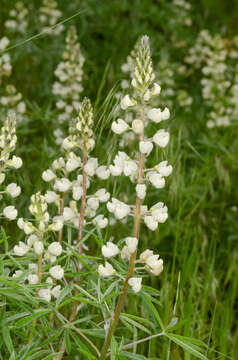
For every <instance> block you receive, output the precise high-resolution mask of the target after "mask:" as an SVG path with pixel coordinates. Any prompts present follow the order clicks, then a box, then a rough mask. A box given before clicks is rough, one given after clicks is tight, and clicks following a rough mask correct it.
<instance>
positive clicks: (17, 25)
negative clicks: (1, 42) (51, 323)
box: [5, 1, 29, 34]
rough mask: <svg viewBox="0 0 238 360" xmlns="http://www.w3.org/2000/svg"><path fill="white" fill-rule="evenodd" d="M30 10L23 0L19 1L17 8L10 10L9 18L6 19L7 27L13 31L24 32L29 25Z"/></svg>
mask: <svg viewBox="0 0 238 360" xmlns="http://www.w3.org/2000/svg"><path fill="white" fill-rule="evenodd" d="M28 19H29V10H28V9H27V8H26V7H25V5H24V3H23V2H22V1H17V2H16V4H15V8H14V9H12V10H11V11H10V12H9V19H8V20H7V21H5V27H6V28H7V29H9V30H11V31H14V32H19V33H22V34H24V33H25V32H26V29H27V27H28Z"/></svg>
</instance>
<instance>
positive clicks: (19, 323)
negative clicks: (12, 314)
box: [16, 309, 51, 328]
mask: <svg viewBox="0 0 238 360" xmlns="http://www.w3.org/2000/svg"><path fill="white" fill-rule="evenodd" d="M50 312H51V310H50V309H37V310H35V311H34V314H31V315H29V316H26V317H24V318H23V319H20V320H18V321H17V322H16V326H17V327H18V328H20V327H23V326H26V325H28V324H30V323H31V322H32V321H33V320H34V319H38V318H40V317H42V316H44V315H47V314H49V313H50Z"/></svg>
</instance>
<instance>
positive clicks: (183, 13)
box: [170, 0, 192, 27]
mask: <svg viewBox="0 0 238 360" xmlns="http://www.w3.org/2000/svg"><path fill="white" fill-rule="evenodd" d="M172 3H173V9H174V11H176V15H177V16H176V21H179V23H181V24H182V25H185V26H188V27H190V26H191V25H192V19H191V17H190V10H191V4H190V3H189V2H188V1H185V0H173V2H172ZM171 18H172V17H171ZM170 21H172V19H170Z"/></svg>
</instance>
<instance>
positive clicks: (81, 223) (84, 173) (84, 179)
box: [78, 150, 87, 254]
mask: <svg viewBox="0 0 238 360" xmlns="http://www.w3.org/2000/svg"><path fill="white" fill-rule="evenodd" d="M86 162H87V152H86V151H85V150H84V152H83V166H82V169H83V196H82V201H81V209H80V217H79V232H78V242H79V248H78V252H79V254H81V253H82V245H81V244H80V241H81V240H82V237H83V226H84V214H85V206H86V196H87V174H86V172H85V171H84V167H85V164H86Z"/></svg>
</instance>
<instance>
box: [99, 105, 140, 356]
mask: <svg viewBox="0 0 238 360" xmlns="http://www.w3.org/2000/svg"><path fill="white" fill-rule="evenodd" d="M141 119H142V121H143V124H144V122H145V110H144V104H142V107H141ZM140 140H144V126H143V132H142V134H141V136H140ZM143 164H144V156H143V154H142V153H141V152H140V158H139V167H138V177H137V184H141V183H142V182H143ZM140 219H141V199H140V198H139V197H138V196H136V208H135V215H134V233H133V235H134V237H136V238H137V239H138V240H139V235H140ZM135 261H136V251H135V252H134V253H133V254H132V255H131V257H130V261H129V267H128V272H127V276H126V279H125V282H124V286H123V289H122V293H121V295H120V297H119V300H118V303H117V306H116V310H115V313H114V316H113V319H112V321H111V324H110V328H109V330H108V333H107V336H106V339H105V342H104V345H103V348H102V352H101V357H100V360H104V359H105V358H106V356H107V351H108V348H109V346H110V344H111V339H112V336H113V334H114V332H115V330H116V327H117V324H118V321H119V318H120V314H121V311H122V309H123V306H124V303H125V300H126V296H127V292H128V288H129V283H128V281H129V279H130V278H131V277H132V276H133V274H134V269H135Z"/></svg>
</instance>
